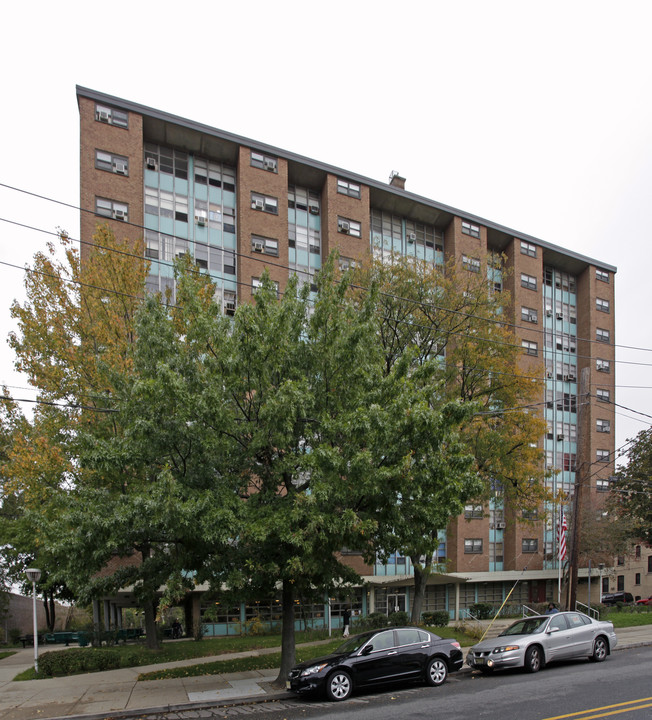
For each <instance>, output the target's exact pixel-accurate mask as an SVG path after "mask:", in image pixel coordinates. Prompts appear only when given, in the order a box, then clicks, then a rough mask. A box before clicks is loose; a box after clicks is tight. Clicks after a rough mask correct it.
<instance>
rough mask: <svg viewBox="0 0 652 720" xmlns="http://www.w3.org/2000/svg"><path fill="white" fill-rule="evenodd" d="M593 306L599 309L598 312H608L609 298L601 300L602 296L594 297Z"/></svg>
mask: <svg viewBox="0 0 652 720" xmlns="http://www.w3.org/2000/svg"><path fill="white" fill-rule="evenodd" d="M595 307H596V310H599V311H600V312H604V313H608V312H609V300H603V299H602V298H596V299H595Z"/></svg>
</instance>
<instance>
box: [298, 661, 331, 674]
mask: <svg viewBox="0 0 652 720" xmlns="http://www.w3.org/2000/svg"><path fill="white" fill-rule="evenodd" d="M326 665H328V663H320V664H319V665H313V666H312V667H309V668H306V669H305V670H302V671H301V677H306V675H314V674H315V673H318V672H321V671H322V670H323V669H324V668H325V667H326Z"/></svg>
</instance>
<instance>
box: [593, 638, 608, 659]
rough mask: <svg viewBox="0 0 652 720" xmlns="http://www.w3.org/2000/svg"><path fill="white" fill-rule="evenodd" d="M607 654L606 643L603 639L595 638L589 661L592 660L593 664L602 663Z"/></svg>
mask: <svg viewBox="0 0 652 720" xmlns="http://www.w3.org/2000/svg"><path fill="white" fill-rule="evenodd" d="M608 654H609V647H608V646H607V641H606V640H605V639H604V638H603V637H598V638H596V639H595V644H594V645H593V655H591V660H593V662H602V661H603V660H606V659H607V655H608Z"/></svg>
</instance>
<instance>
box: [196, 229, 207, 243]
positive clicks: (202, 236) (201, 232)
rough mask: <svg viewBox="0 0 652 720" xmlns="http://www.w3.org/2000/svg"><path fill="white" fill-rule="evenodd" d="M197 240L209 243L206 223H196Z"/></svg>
mask: <svg viewBox="0 0 652 720" xmlns="http://www.w3.org/2000/svg"><path fill="white" fill-rule="evenodd" d="M195 240H197V241H198V242H200V243H204V245H208V228H207V227H206V226H205V225H204V226H203V227H202V226H201V225H195Z"/></svg>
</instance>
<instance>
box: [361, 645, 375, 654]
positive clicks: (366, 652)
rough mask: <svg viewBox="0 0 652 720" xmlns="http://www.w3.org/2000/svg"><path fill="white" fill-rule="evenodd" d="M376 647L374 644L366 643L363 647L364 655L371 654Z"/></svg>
mask: <svg viewBox="0 0 652 720" xmlns="http://www.w3.org/2000/svg"><path fill="white" fill-rule="evenodd" d="M373 649H374V646H373V645H365V647H364V648H363V649H362V653H361V654H362V655H369V653H370V652H371V651H372V650H373Z"/></svg>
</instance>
